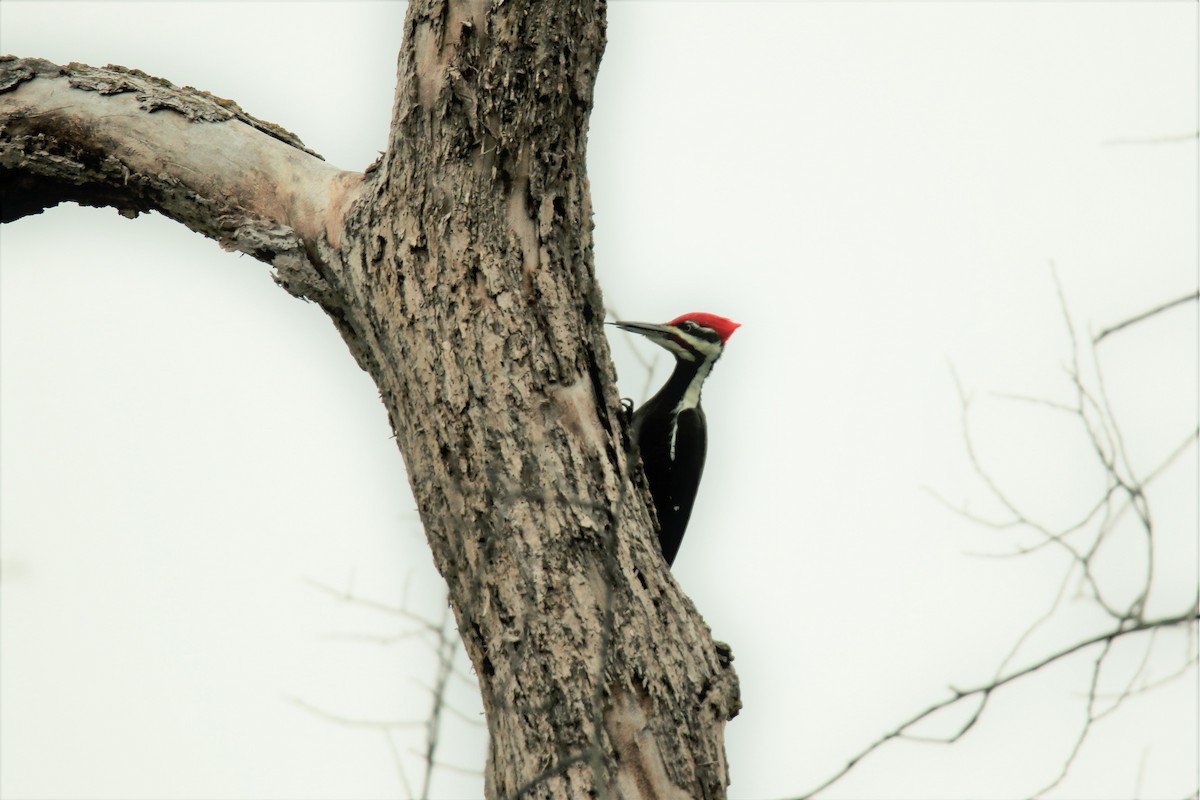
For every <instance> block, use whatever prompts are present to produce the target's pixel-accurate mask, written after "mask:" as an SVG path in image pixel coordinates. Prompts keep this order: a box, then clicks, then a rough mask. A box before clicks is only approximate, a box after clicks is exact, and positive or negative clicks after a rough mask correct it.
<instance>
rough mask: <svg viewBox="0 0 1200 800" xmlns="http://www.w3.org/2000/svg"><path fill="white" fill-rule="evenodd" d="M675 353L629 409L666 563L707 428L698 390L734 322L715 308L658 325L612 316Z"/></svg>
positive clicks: (688, 504) (687, 507) (688, 509)
mask: <svg viewBox="0 0 1200 800" xmlns="http://www.w3.org/2000/svg"><path fill="white" fill-rule="evenodd" d="M614 324H615V325H616V326H617V327H618V328H622V329H623V330H627V331H630V332H632V333H639V334H641V335H643V336H645V337H646V338H648V339H650V341H652V342H654V343H655V344H657V345H659V346H660V347H664V348H666V349H667V350H669V351H670V352H671V353H672V354H673V355H674V356H675V370H674V371H673V372H672V373H671V377H670V378H668V379H667V382H666V384H664V385H663V387H662V388H661V389H659V390H658V393H657V394H655V395H654V397H652V398H650V399H649V400H647V401H646V402H645V403H644V404H642V406H641V407H640V408H638V409H637V410H636V411H635V412H634V413H633V440H634V441H635V442H636V443H637V446H638V450H639V451H640V453H641V456H642V465H643V467H644V468H645V471H646V480H647V481H648V482H649V484H650V494H651V495H652V496H653V498H654V508H655V511H656V513H657V514H658V525H659V533H658V541H659V544H660V546H661V547H662V553H663V557H664V558H666V560H667V564H668V565H670V564H673V563H674V562H675V556H676V554H678V552H679V545H680V543H681V542H682V541H683V534H684V532H685V531H686V530H687V525H688V520H689V519H690V518H691V515H692V505H693V504H694V503H695V501H696V491H697V489H699V487H700V477H701V476H702V475H703V473H704V458H705V454H706V451H707V448H708V431H707V424H706V421H705V418H704V409H703V408H701V407H700V390H701V389H702V388H703V386H704V381H705V379H706V378H707V377H708V375H709V372H711V371H712V368H713V364H715V363H716V362H717V359H719V358H720V357H721V353H722V352H723V351H724V349H725V342H727V341H728V340H729V337H730V336H731V335H732V334H733V332H734V331H735V330H736V329H737V328H738V327H740V325H739V323H737V322H734V321H732V320H729V319H726V318H725V317H719V316H717V315H716V314H705V313H702V312H693V313H691V314H684V315H683V316H681V317H677V318H676V319H673V320H671V321H670V322H668V323H666V324H663V325H655V324H651V323H646V322H617V323H614Z"/></svg>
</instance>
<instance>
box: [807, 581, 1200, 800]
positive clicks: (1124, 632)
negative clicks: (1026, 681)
mask: <svg viewBox="0 0 1200 800" xmlns="http://www.w3.org/2000/svg"><path fill="white" fill-rule="evenodd" d="M1197 621H1200V607H1197V606H1196V605H1193V606H1192V608H1190V609H1188V610H1187V611H1186V612H1184V613H1182V614H1178V615H1176V616H1172V617H1162V618H1159V619H1154V620H1148V621H1141V622H1136V623H1134V624H1133V625H1131V626H1128V627H1116V628H1114V629H1112V630H1109V631H1107V632H1105V633H1102V634H1099V635H1097V636H1093V637H1092V638H1090V639H1085V640H1083V641H1081V642H1077V643H1076V644H1074V645H1072V646H1070V647H1068V648H1066V649H1064V650H1061V651H1059V652H1056V653H1054V654H1052V655H1050V656H1047V657H1045V658H1043V659H1042V660H1040V661H1037V662H1035V663H1033V664H1030V665H1029V666H1027V667H1025V668H1024V669H1020V670H1017V671H1016V672H1013V673H1010V674H1008V675H1006V676H1005V677H1003V678H999V679H997V680H993V681H991V682H989V683H986V684H983V685H980V686H976V687H974V688H971V689H955V688H953V687H951V691H952V692H953V695H952V696H951V697H949V698H947V699H946V700H943V701H941V702H939V703H935V704H934V705H932V706H929V707H928V708H926V709H925V710H924V711H921V712H920V713H918V714H915V715H913V716H912V717H910V718H909V719H907V720H906V721H904V722H902V723H900V724H899V725H897V726H896V727H895V728H893V729H891V730H890V731H888V732H887V733H885V734H883V735H882V736H881V737H879V738H878V739H876V740H875V741H874V742H872V743H871V744H870V745H868V746H867V747H866V748H864V749H863V750H861V751H860V752H859V753H858V754H857V755H855V756H854V757H853V758H851V759H850V760H849V761H848V762H847V763H846V766H844V767H843V768H842V769H841V770H840V771H839V772H837V773H836V774H834V775H833V776H832V777H830V778H829V779H827V780H826V781H825V782H824V783H821V784H820V785H819V786H817V787H815V788H813V789H811V790H809V791H808V792H806V793H805V794H803V795H800V800H805V798H811V797H814V796H816V795H817V794H818V793H820V792H822V791H824V790H825V789H827V788H828V787H830V786H831V785H833V784H834V783H835V782H837V781H838V780H840V779H841V778H842V776H844V775H845V774H846V773H848V772H849V771H850V770H851V769H853V768H854V767H855V766H856V765H857V764H858V763H859V762H861V761H862V760H863V759H865V758H866V757H867V756H869V755H871V754H872V753H874V752H875V751H876V750H878V749H879V748H880V747H882V746H883V745H885V744H887V743H888V742H890V741H892V740H893V739H910V740H916V741H934V742H939V743H944V744H952V743H954V742H956V741H958V740H959V739H960V738H962V736H963V735H964V734H965V733H966V732H967V731H968V730H970V729H971V728H972V727H973V726H974V725H975V723H976V722H977V721H978V719H979V718H980V717H981V716H982V713H983V710H984V707H985V706H986V705H987V702H988V700H989V699H991V696H992V694H993V693H994V692H995V691H996V690H998V689H1000V688H1002V687H1004V686H1006V685H1008V684H1010V683H1013V682H1014V681H1017V680H1020V679H1021V678H1024V677H1026V676H1027V675H1032V674H1033V673H1035V672H1037V671H1038V670H1041V669H1043V668H1045V667H1047V666H1049V665H1051V664H1053V663H1055V662H1057V661H1061V660H1062V659H1064V658H1067V657H1068V656H1071V655H1073V654H1075V653H1078V652H1081V651H1083V650H1086V649H1087V648H1089V647H1092V646H1094V645H1097V644H1104V645H1105V648H1106V650H1107V648H1108V647H1110V646H1111V643H1112V642H1113V641H1115V640H1116V639H1119V638H1121V637H1124V636H1129V635H1131V634H1136V633H1143V632H1145V631H1153V630H1157V629H1160V628H1170V627H1174V626H1177V625H1184V624H1190V623H1194V622H1197ZM971 697H978V698H979V700H980V703H979V707H978V708H977V709H976V710H975V713H974V714H973V715H972V716H971V717H970V719H968V720H967V722H966V723H965V724H964V725H962V726H961V727H960V728H959V729H958V730H957V731H956V732H955V733H954V734H952V735H950V736H948V737H941V738H933V737H924V736H913V735H909V734H907V733H906V731H907V730H908V729H909V728H911V727H913V726H914V725H916V724H917V723H919V722H921V721H922V720H925V719H927V718H929V717H931V716H933V715H934V714H936V713H937V712H939V711H942V710H943V709H946V708H949V707H951V706H953V705H955V704H957V703H959V702H961V701H962V700H965V699H967V698H971Z"/></svg>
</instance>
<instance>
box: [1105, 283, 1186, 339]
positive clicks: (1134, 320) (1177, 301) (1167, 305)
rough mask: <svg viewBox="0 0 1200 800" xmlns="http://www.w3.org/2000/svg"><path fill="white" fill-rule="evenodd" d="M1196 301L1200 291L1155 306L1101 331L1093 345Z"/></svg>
mask: <svg viewBox="0 0 1200 800" xmlns="http://www.w3.org/2000/svg"><path fill="white" fill-rule="evenodd" d="M1196 300H1200V291H1196V292H1192V293H1191V294H1185V295H1184V296H1183V297H1177V298H1175V299H1174V300H1171V301H1168V302H1166V303H1163V304H1162V305H1160V306H1155V307H1154V308H1152V309H1150V310H1149V311H1143V312H1142V313H1141V314H1137V315H1136V316H1133V317H1130V318H1129V319H1127V320H1124V321H1123V322H1118V323H1117V324H1116V325H1110V326H1109V327H1107V328H1105V329H1104V330H1102V331H1100V333H1098V334H1096V337H1095V338H1094V339H1092V344H1100V341H1101V340H1102V339H1104V338H1105V337H1107V336H1109V335H1110V334H1113V333H1116V332H1117V331H1120V330H1123V329H1125V328H1127V327H1129V326H1130V325H1134V324H1137V323H1139V322H1141V321H1143V320H1147V319H1150V317H1153V316H1154V315H1155V314H1161V313H1162V312H1164V311H1166V310H1167V309H1170V308H1174V307H1175V306H1181V305H1183V304H1184V303H1188V302H1193V301H1196Z"/></svg>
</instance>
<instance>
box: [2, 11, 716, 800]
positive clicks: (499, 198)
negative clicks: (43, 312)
mask: <svg viewBox="0 0 1200 800" xmlns="http://www.w3.org/2000/svg"><path fill="white" fill-rule="evenodd" d="M404 34H405V46H404V49H403V51H402V53H401V56H400V62H399V75H398V83H397V92H396V101H395V107H394V116H393V125H392V135H391V141H390V142H389V146H388V150H387V152H386V153H385V155H384V157H383V158H382V160H381V161H380V162H379V163H378V164H376V165H373V166H372V168H371V169H369V170H368V171H367V173H365V174H356V173H349V172H344V171H341V170H337V169H335V168H333V167H330V166H329V165H327V164H325V163H324V162H323V161H321V160H319V157H317V156H316V155H315V154H313V153H311V151H308V150H306V149H304V148H303V146H302V145H301V144H300V142H299V141H298V140H297V139H295V137H294V136H291V134H288V133H287V132H285V131H281V130H279V129H277V128H275V127H274V126H271V125H269V124H268V123H262V122H260V121H258V120H255V119H254V118H252V117H250V116H249V115H247V114H245V112H242V111H241V109H239V108H237V106H236V105H235V104H232V103H230V102H229V101H223V100H220V99H218V98H213V97H212V96H211V95H207V94H206V93H202V92H197V91H196V90H192V89H178V88H177V87H174V86H172V85H171V84H169V83H167V82H165V81H162V80H161V79H157V78H152V77H150V76H147V75H144V74H142V73H138V72H136V71H132V70H124V69H120V68H106V69H104V70H97V69H94V68H90V67H84V66H82V65H68V66H67V67H56V66H54V65H50V64H47V63H46V62H38V61H32V60H15V59H8V60H3V61H0V169H2V170H3V187H4V188H3V193H2V194H0V199H2V200H3V204H4V215H5V218H6V219H7V218H16V217H19V216H23V215H25V214H28V213H35V212H36V211H38V210H40V209H41V208H44V207H48V206H49V205H52V204H54V203H55V202H61V201H63V200H72V201H75V202H82V203H87V204H94V205H112V206H114V207H116V208H118V210H121V211H122V212H130V213H136V212H140V211H145V210H149V209H155V210H158V211H161V212H162V213H164V214H167V215H168V216H171V217H172V218H174V219H177V220H179V221H180V222H183V223H184V224H186V225H188V226H189V227H190V228H192V229H193V230H197V231H199V232H201V233H203V234H205V235H207V236H210V237H212V238H214V239H216V240H217V241H219V242H220V243H221V244H222V245H223V246H225V247H228V248H232V249H237V250H241V251H243V252H247V253H250V254H251V255H253V256H255V257H256V258H258V259H260V260H263V261H265V262H267V263H270V264H272V265H273V266H274V267H275V270H276V278H277V280H278V281H279V282H280V283H281V285H283V286H284V287H285V288H286V289H288V291H290V292H292V293H293V294H296V295H299V296H303V297H307V298H309V299H312V300H314V301H316V302H318V303H320V304H321V306H322V307H323V308H324V309H325V311H326V312H327V313H328V314H329V316H330V317H331V318H332V319H333V320H334V322H335V324H336V325H337V326H338V329H339V331H341V333H342V335H343V337H344V338H345V340H346V342H347V344H348V346H349V347H350V350H351V352H352V353H353V354H354V356H355V358H356V359H357V360H358V363H359V364H360V365H361V366H362V367H363V369H365V370H366V371H367V372H368V373H370V375H371V376H372V377H373V378H374V380H375V382H376V383H377V385H378V387H379V390H380V395H381V398H382V400H383V402H384V405H385V406H386V408H387V411H388V414H389V418H390V421H391V424H392V428H393V430H394V431H395V434H396V439H397V442H398V444H399V447H400V450H401V453H402V454H403V456H404V459H405V463H406V466H407V468H408V474H409V476H410V481H411V485H412V491H413V494H414V496H415V497H416V501H417V504H418V507H419V509H420V512H421V518H422V521H423V523H424V526H425V531H426V535H427V537H428V540H429V544H430V547H431V549H432V552H433V555H434V559H435V562H436V564H437V566H438V569H439V570H440V571H441V573H442V575H443V576H444V577H445V579H446V581H447V584H448V586H449V591H450V599H451V603H452V605H453V608H454V611H455V614H456V615H457V619H458V622H459V629H460V632H461V634H462V637H463V641H464V643H465V645H466V648H467V652H468V653H469V655H470V657H471V660H472V662H473V664H474V666H475V669H476V672H477V673H478V677H479V681H480V686H481V690H482V693H483V701H484V708H485V710H486V713H487V721H488V727H489V731H490V734H491V747H490V753H489V759H488V768H487V772H486V776H487V793H488V796H489V797H515V796H528V797H545V798H575V797H584V796H614V797H629V798H634V797H645V798H649V797H680V798H683V797H695V798H709V797H723V796H724V794H725V787H726V784H727V782H728V778H727V770H726V764H725V757H724V748H723V728H724V723H725V721H726V720H727V719H730V718H732V716H733V715H734V714H736V713H737V710H738V708H739V706H740V701H739V697H738V687H737V678H736V675H735V674H734V672H733V670H732V668H731V666H730V665H729V662H728V659H726V658H723V657H722V654H720V653H718V651H717V650H716V649H715V648H714V645H713V642H712V638H711V635H710V632H709V630H708V628H707V626H706V625H705V624H704V622H703V620H702V619H701V618H700V616H699V614H698V613H697V612H696V609H695V608H694V607H693V605H692V604H691V602H690V601H689V600H688V599H687V597H686V596H685V595H684V594H683V593H682V592H681V591H680V590H679V587H678V586H677V585H676V584H675V582H674V581H673V579H672V578H671V575H670V573H669V571H668V570H667V568H666V564H665V562H664V561H663V559H662V557H661V554H660V553H659V552H658V545H657V541H656V539H655V537H654V522H653V517H652V515H651V513H650V512H649V510H648V506H647V503H648V501H649V495H648V492H647V491H646V489H645V486H644V481H643V480H642V479H641V476H640V470H638V469H637V467H636V463H634V462H631V460H630V459H629V458H628V457H627V453H626V449H625V446H624V435H625V434H624V431H623V422H622V417H621V413H620V406H619V401H618V398H617V394H616V390H615V375H614V373H613V369H612V362H611V359H610V357H609V353H608V347H607V342H606V340H605V338H604V334H603V330H602V325H601V323H602V320H603V318H604V305H603V300H602V298H601V294H600V288H599V286H598V284H597V283H596V281H595V274H594V269H593V263H592V239H591V224H592V223H591V216H592V214H591V206H590V199H589V196H588V187H587V179H586V175H585V172H584V164H585V159H584V156H585V147H586V138H587V137H586V135H587V118H588V114H589V112H590V110H591V105H592V87H593V82H594V79H595V75H596V70H597V67H598V64H599V60H600V56H601V53H602V51H603V46H604V4H603V2H594V1H593V0H572V1H571V2H564V0H556V1H555V2H549V1H547V2H540V3H527V4H514V3H506V4H495V5H489V4H484V3H478V2H439V1H438V0H416V1H414V2H413V3H411V4H410V7H409V11H408V19H407V22H406V28H405V31H404Z"/></svg>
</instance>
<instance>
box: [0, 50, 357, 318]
mask: <svg viewBox="0 0 1200 800" xmlns="http://www.w3.org/2000/svg"><path fill="white" fill-rule="evenodd" d="M362 178H363V176H362V175H361V174H359V173H352V172H346V171H344V170H340V169H337V168H336V167H334V166H332V165H330V164H327V163H325V162H324V161H323V160H322V159H321V157H320V156H318V155H317V154H316V153H314V152H312V151H311V150H309V149H308V148H306V147H304V145H303V144H302V143H301V142H300V140H299V139H297V138H296V137H295V136H293V135H292V134H291V133H288V132H287V131H285V130H284V129H282V128H280V127H278V126H276V125H273V124H271V123H269V122H264V121H262V120H259V119H257V118H255V117H252V116H250V115H249V114H247V113H245V112H244V111H242V109H241V108H240V107H239V106H238V105H237V104H236V103H234V102H233V101H231V100H225V99H223V98H219V97H215V96H214V95H211V94H209V93H208V92H202V91H199V90H197V89H192V88H189V87H184V88H180V87H177V86H175V85H174V84H172V83H170V82H168V81H165V80H163V79H161V78H156V77H153V76H151V75H147V74H146V73H144V72H140V71H138V70H131V69H126V68H124V67H116V66H110V67H104V68H96V67H90V66H87V65H85V64H75V63H72V64H68V65H66V66H58V65H56V64H51V63H50V62H48V61H43V60H41V59H32V58H16V57H15V56H0V221H3V222H11V221H13V220H16V219H20V218H21V217H24V216H29V215H31V214H38V213H41V212H42V211H44V210H46V209H47V208H52V207H54V206H56V205H58V204H59V203H63V202H75V203H79V204H80V205H87V206H100V207H103V206H111V207H113V208H115V209H117V211H118V212H119V213H121V214H122V215H124V216H128V217H135V216H137V215H138V214H139V213H143V212H146V211H158V212H159V213H161V214H163V215H164V216H167V217H170V218H171V219H174V220H176V221H178V222H181V223H183V224H184V225H186V226H187V227H189V228H191V229H192V230H194V231H197V232H198V233H202V234H204V235H205V236H207V237H209V238H210V239H213V240H215V241H216V242H217V243H218V244H220V245H221V246H222V247H223V248H225V249H226V250H237V251H240V252H243V253H246V254H248V255H251V256H253V257H254V258H256V259H258V260H260V261H264V262H266V263H268V264H271V265H272V266H274V267H275V268H276V270H277V272H278V274H277V277H276V279H277V280H278V281H279V283H280V284H281V285H283V286H284V288H286V289H288V290H289V291H291V292H292V293H293V294H296V295H298V296H306V297H309V298H311V299H314V300H320V299H329V298H330V292H329V291H328V287H327V286H326V283H327V281H326V279H325V278H324V276H322V275H321V264H320V263H319V261H320V259H319V258H318V257H315V248H316V245H317V243H318V242H320V241H327V242H329V243H332V244H333V246H335V247H336V246H338V243H339V242H340V240H341V228H342V219H343V217H344V215H345V212H346V209H347V208H348V207H349V206H350V204H351V203H352V202H353V201H354V200H355V199H356V198H357V197H358V195H359V192H360V187H361V185H362Z"/></svg>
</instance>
